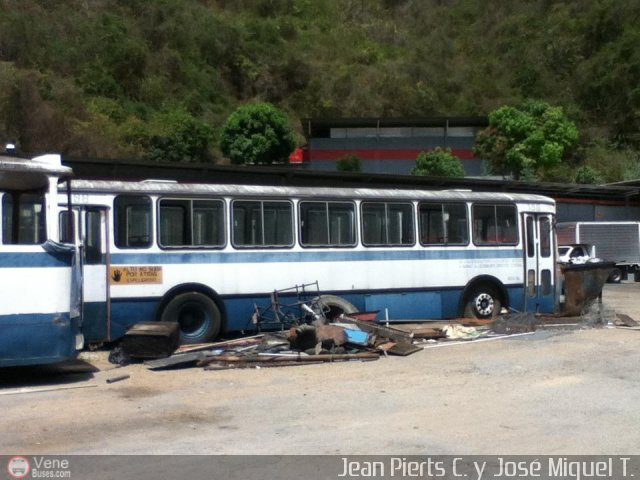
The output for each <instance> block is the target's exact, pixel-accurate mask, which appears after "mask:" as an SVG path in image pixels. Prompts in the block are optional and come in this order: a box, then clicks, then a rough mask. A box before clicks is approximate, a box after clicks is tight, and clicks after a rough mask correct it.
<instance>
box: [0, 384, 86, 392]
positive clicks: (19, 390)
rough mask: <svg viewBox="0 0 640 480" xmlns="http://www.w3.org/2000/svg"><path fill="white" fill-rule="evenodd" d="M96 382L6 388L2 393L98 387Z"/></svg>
mask: <svg viewBox="0 0 640 480" xmlns="http://www.w3.org/2000/svg"><path fill="white" fill-rule="evenodd" d="M97 386H98V385H97V384H95V383H92V384H89V385H63V386H59V387H23V388H18V389H15V390H5V391H2V392H0V395H19V394H22V393H40V392H57V391H58V390H72V389H75V388H91V387H97Z"/></svg>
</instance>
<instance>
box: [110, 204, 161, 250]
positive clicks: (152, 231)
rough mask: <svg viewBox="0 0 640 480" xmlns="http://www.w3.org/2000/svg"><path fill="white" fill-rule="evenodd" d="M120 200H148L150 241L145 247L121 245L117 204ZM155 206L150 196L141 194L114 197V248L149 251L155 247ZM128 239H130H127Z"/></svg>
mask: <svg viewBox="0 0 640 480" xmlns="http://www.w3.org/2000/svg"><path fill="white" fill-rule="evenodd" d="M119 198H139V199H146V200H148V205H149V223H148V227H149V241H148V242H147V244H145V245H138V246H129V245H119V244H118V243H119V240H120V239H119V236H118V234H119V225H118V219H119V217H118V210H119V208H118V206H116V202H117V200H118V199H119ZM153 206H154V202H153V200H152V198H151V196H149V195H145V194H139V193H119V194H117V195H115V196H114V197H113V234H112V235H113V246H114V247H115V248H117V249H118V250H148V249H149V248H152V247H153V245H154V241H155V239H154V234H155V232H154V230H155V229H154V222H153V215H154V214H153ZM127 238H128V237H127Z"/></svg>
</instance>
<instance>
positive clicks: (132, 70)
mask: <svg viewBox="0 0 640 480" xmlns="http://www.w3.org/2000/svg"><path fill="white" fill-rule="evenodd" d="M639 79H640V2H619V1H614V0H569V1H565V2H553V1H550V0H538V1H532V0H514V1H509V2H507V1H500V2H485V1H481V0H461V1H446V0H66V1H51V0H0V138H12V139H16V140H17V141H18V142H19V143H20V145H21V148H22V150H23V151H24V152H41V151H54V150H57V151H60V152H62V153H64V154H67V155H74V156H83V155H86V156H94V157H134V158H146V159H163V158H169V159H173V160H177V161H203V160H205V161H206V160H212V159H217V160H219V159H220V157H221V154H220V152H219V147H218V145H219V132H220V127H221V125H222V124H223V122H224V120H225V119H226V118H227V116H228V115H229V114H230V113H231V112H232V111H233V110H234V109H235V108H236V107H237V106H238V105H240V104H243V103H247V102H251V101H268V102H272V103H273V104H275V105H277V106H278V107H280V108H282V109H284V110H285V111H286V112H287V113H288V114H289V118H290V121H291V123H292V125H294V126H295V127H296V128H299V127H298V119H299V118H303V117H327V116H332V117H334V116H338V117H340V116H342V117H350V116H383V117H389V116H419V117H423V116H467V115H487V114H488V113H489V112H490V111H491V110H493V109H495V108H497V107H499V106H502V105H505V104H517V103H519V102H521V101H522V100H524V99H527V98H534V99H540V100H544V101H546V102H548V103H550V104H552V105H558V106H562V107H564V109H565V111H566V112H567V114H568V115H569V117H570V118H571V119H573V120H574V121H575V122H576V124H577V125H578V128H579V130H580V135H581V136H580V148H579V149H578V150H577V153H576V155H575V157H574V158H572V159H571V160H570V161H569V162H568V164H567V172H568V171H569V170H575V167H576V166H578V165H583V164H586V165H589V166H590V167H592V168H594V169H596V170H597V171H599V173H600V174H601V175H602V178H603V179H604V180H617V179H622V178H624V177H634V176H636V177H637V176H640V169H639V168H638V167H637V164H638V147H639V146H640V133H639V132H640V81H639ZM299 141H300V142H301V141H302V138H300V139H299ZM184 143H187V144H188V145H189V148H186V149H185V148H182V147H183V146H184V145H182V144H184ZM176 148H178V149H180V148H182V150H181V151H182V153H181V154H179V155H173V156H171V155H169V154H168V152H169V153H170V152H172V151H174V149H176ZM185 152H186V153H185ZM565 173H566V172H565ZM567 174H568V173H567ZM557 175H558V179H562V177H563V175H565V174H563V173H562V171H559V173H557Z"/></svg>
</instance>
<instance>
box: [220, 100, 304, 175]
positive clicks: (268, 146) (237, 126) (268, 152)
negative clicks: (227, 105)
mask: <svg viewBox="0 0 640 480" xmlns="http://www.w3.org/2000/svg"><path fill="white" fill-rule="evenodd" d="M295 145H296V141H295V135H294V132H293V130H292V129H291V127H290V126H289V122H288V119H287V116H286V114H285V113H284V112H282V111H281V110H279V109H278V108H276V107H275V106H273V105H272V104H270V103H252V104H248V105H243V106H241V107H238V108H237V109H236V110H235V111H234V112H233V113H232V114H231V115H230V116H229V118H228V119H227V121H226V122H225V124H224V126H223V127H222V134H221V137H220V149H221V150H222V152H223V153H224V154H225V155H226V156H227V157H228V158H229V159H230V160H231V162H232V163H234V164H258V165H264V164H271V163H286V162H287V161H288V159H289V155H290V154H291V152H292V151H293V149H294V148H295Z"/></svg>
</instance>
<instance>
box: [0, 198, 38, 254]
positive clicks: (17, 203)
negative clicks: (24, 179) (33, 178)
mask: <svg viewBox="0 0 640 480" xmlns="http://www.w3.org/2000/svg"><path fill="white" fill-rule="evenodd" d="M0 193H1V195H0V211H1V212H2V215H1V217H2V218H0V222H1V225H0V245H3V246H4V245H7V246H9V245H11V246H16V245H21V246H33V245H42V244H43V243H45V242H46V241H47V238H48V237H49V235H50V233H49V232H48V231H47V230H48V222H47V192H46V191H44V190H41V189H37V190H26V191H22V190H20V191H16V190H5V191H2V192H0ZM25 195H35V196H37V197H39V198H38V199H39V202H38V203H35V202H33V203H30V205H38V206H40V209H41V210H40V212H39V213H36V222H34V223H33V225H32V226H33V228H34V229H35V231H32V232H31V233H35V234H36V235H37V237H38V238H37V240H36V241H35V242H32V241H29V242H25V241H20V233H21V232H20V227H21V226H22V225H21V221H20V207H21V206H24V204H23V202H22V201H21V199H22V197H23V196H25ZM7 197H10V198H11V225H10V226H11V239H12V241H11V242H8V241H7V237H6V235H5V218H6V213H5V198H7ZM16 214H17V221H16Z"/></svg>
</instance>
